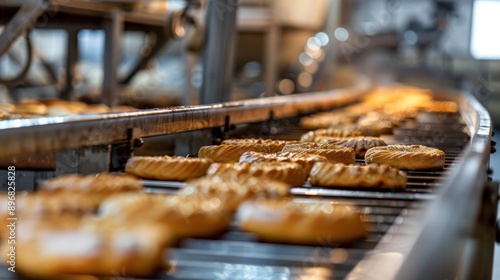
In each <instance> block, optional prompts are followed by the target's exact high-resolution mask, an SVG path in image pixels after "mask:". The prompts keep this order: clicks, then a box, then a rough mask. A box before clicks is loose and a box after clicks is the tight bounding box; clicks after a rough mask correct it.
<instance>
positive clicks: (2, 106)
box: [0, 103, 16, 114]
mask: <svg viewBox="0 0 500 280" xmlns="http://www.w3.org/2000/svg"><path fill="white" fill-rule="evenodd" d="M0 111H2V112H3V113H9V114H11V113H14V112H15V111H16V106H15V105H14V104H10V103H0Z"/></svg>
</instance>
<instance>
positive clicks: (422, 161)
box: [365, 145, 445, 170]
mask: <svg viewBox="0 0 500 280" xmlns="http://www.w3.org/2000/svg"><path fill="white" fill-rule="evenodd" d="M444 160H445V153H444V152H443V151H441V150H439V149H435V148H430V147H426V146H422V145H389V146H384V147H374V148H371V149H369V150H368V151H366V154H365V162H366V163H378V164H384V163H385V164H388V165H391V166H394V167H397V168H399V169H406V170H429V169H443V168H444Z"/></svg>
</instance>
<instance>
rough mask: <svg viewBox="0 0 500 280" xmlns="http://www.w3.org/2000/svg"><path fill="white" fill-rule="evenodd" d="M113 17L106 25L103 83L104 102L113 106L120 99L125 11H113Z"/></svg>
mask: <svg viewBox="0 0 500 280" xmlns="http://www.w3.org/2000/svg"><path fill="white" fill-rule="evenodd" d="M110 15H111V19H110V20H107V21H106V23H105V26H104V32H105V36H106V39H105V42H104V80H103V84H102V96H101V99H102V102H103V103H105V104H107V105H109V106H113V105H115V103H116V101H117V100H118V90H119V84H118V66H119V64H120V60H121V54H122V49H121V44H122V32H123V19H124V17H123V13H122V12H120V11H118V10H115V11H112V12H111V14H110Z"/></svg>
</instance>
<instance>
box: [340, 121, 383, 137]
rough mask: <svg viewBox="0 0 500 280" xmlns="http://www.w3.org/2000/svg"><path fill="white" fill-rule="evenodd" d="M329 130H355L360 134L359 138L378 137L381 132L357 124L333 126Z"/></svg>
mask: <svg viewBox="0 0 500 280" xmlns="http://www.w3.org/2000/svg"><path fill="white" fill-rule="evenodd" d="M331 128H332V129H339V130H357V131H359V132H361V135H360V136H373V137H379V136H380V135H381V132H380V131H379V130H375V129H373V128H371V127H368V126H360V125H358V124H341V125H334V126H332V127H331Z"/></svg>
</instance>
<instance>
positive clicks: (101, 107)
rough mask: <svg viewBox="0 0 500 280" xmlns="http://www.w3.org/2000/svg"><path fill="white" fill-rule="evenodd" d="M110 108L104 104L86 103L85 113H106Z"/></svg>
mask: <svg viewBox="0 0 500 280" xmlns="http://www.w3.org/2000/svg"><path fill="white" fill-rule="evenodd" d="M110 110H111V108H109V106H108V105H106V104H91V105H87V108H86V109H85V112H84V113H85V114H100V113H108V112H109V111H110Z"/></svg>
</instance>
